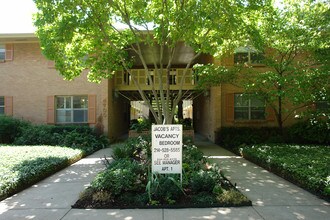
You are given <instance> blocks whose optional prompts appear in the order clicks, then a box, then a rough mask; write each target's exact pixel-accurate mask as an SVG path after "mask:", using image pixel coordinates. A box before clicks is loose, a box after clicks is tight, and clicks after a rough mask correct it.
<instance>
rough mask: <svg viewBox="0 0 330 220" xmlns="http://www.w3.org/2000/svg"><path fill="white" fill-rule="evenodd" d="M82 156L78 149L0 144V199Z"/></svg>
mask: <svg viewBox="0 0 330 220" xmlns="http://www.w3.org/2000/svg"><path fill="white" fill-rule="evenodd" d="M81 157H82V150H79V149H71V148H66V147H54V146H0V200H2V199H5V198H6V197H8V196H10V195H13V194H14V193H17V192H18V191H20V190H22V189H24V188H26V187H28V186H31V185H32V184H34V183H36V182H38V181H40V180H42V179H43V178H45V177H47V176H49V175H51V174H53V173H55V172H56V171H58V170H60V169H62V168H64V167H66V166H68V165H69V164H71V163H73V162H75V161H77V160H78V159H80V158H81Z"/></svg>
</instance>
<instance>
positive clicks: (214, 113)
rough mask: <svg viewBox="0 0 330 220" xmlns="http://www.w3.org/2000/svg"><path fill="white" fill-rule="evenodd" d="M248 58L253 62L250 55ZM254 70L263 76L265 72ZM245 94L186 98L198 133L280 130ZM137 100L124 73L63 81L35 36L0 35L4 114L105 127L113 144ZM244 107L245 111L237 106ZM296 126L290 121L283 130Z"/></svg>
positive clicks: (190, 85) (230, 91)
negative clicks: (248, 128) (244, 128)
mask: <svg viewBox="0 0 330 220" xmlns="http://www.w3.org/2000/svg"><path fill="white" fill-rule="evenodd" d="M240 53H241V54H243V53H246V52H245V51H244V50H242V51H241V52H240ZM245 55H247V56H246V57H248V59H249V61H250V54H248V53H247V54H245ZM236 58H237V57H236ZM236 58H235V59H236ZM204 60H207V61H208V62H210V61H211V62H213V63H215V64H221V65H227V66H231V65H234V56H230V57H227V58H225V59H223V60H221V61H219V60H215V59H213V58H212V57H211V58H210V57H204ZM255 68H259V69H260V70H262V69H263V68H265V66H263V65H256V67H255ZM134 71H135V72H136V74H138V75H139V76H140V78H139V82H140V83H141V84H142V85H145V86H146V88H147V86H148V83H147V81H146V77H145V75H143V74H144V73H143V72H142V71H141V73H140V72H139V71H140V70H139V69H135V70H134ZM181 71H182V70H181V69H180V67H179V66H178V68H175V69H174V70H173V74H175V75H176V77H180V74H181ZM189 77H190V78H187V79H186V80H185V85H184V88H185V90H186V91H193V90H194V87H195V85H194V84H195V82H194V80H193V77H192V75H191V76H189ZM172 89H175V83H174V84H173V85H172ZM242 93H243V89H240V88H238V87H235V86H232V85H226V84H223V85H220V86H217V87H212V88H211V89H210V90H209V92H205V93H203V94H200V95H198V96H193V95H191V94H192V93H190V92H189V93H187V94H190V95H187V96H186V97H184V99H186V100H190V103H192V106H190V107H189V109H190V111H191V109H192V113H191V112H190V113H189V115H190V114H191V116H192V117H193V124H194V129H195V132H198V133H200V134H202V135H204V136H206V137H207V138H209V139H210V140H212V141H214V140H215V131H216V130H217V129H218V128H220V127H224V126H260V127H268V126H277V123H276V120H275V117H274V114H273V112H272V111H270V109H269V108H267V106H265V105H264V103H262V102H260V101H257V100H251V99H252V98H247V99H248V100H243V99H244V98H242V96H241V94H242ZM136 94H137V92H136V89H135V88H134V86H133V85H131V83H130V82H129V79H128V78H127V76H125V73H121V72H118V73H117V74H116V75H115V77H114V78H112V79H104V80H103V81H102V82H101V83H100V84H96V83H90V82H88V81H87V77H86V73H82V74H81V76H79V77H77V78H76V79H74V80H73V81H65V80H63V77H62V76H61V75H60V74H59V73H58V72H57V71H56V69H55V68H54V63H53V62H52V61H49V60H47V59H46V58H45V57H44V56H43V55H42V52H41V48H40V45H39V41H38V39H37V37H36V36H35V35H34V34H0V114H6V115H11V116H13V117H15V118H21V119H25V120H29V121H31V122H33V123H36V124H75V123H77V124H89V125H90V126H95V125H96V124H101V125H103V127H104V132H105V134H107V135H108V136H109V137H111V138H113V137H118V136H120V135H122V134H124V133H127V132H128V129H129V121H130V119H131V114H132V109H131V106H136V105H132V103H131V101H139V96H138V95H136ZM245 99H246V97H245ZM240 102H241V104H240V107H242V106H243V107H244V108H239V107H238V106H236V105H237V103H240ZM243 102H244V103H246V104H244V105H243V104H242V103H243ZM245 105H246V106H245ZM191 116H189V117H191ZM293 122H294V119H293V118H292V119H291V120H288V121H287V122H286V124H285V125H288V124H291V123H293Z"/></svg>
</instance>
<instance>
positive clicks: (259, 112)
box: [234, 94, 265, 120]
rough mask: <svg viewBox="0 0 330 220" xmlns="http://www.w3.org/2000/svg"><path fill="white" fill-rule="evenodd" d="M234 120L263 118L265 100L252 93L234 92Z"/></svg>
mask: <svg viewBox="0 0 330 220" xmlns="http://www.w3.org/2000/svg"><path fill="white" fill-rule="evenodd" d="M234 119H235V120H265V102H264V101H262V100H260V98H258V97H257V96H256V95H252V94H235V100H234Z"/></svg>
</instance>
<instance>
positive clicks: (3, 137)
mask: <svg viewBox="0 0 330 220" xmlns="http://www.w3.org/2000/svg"><path fill="white" fill-rule="evenodd" d="M26 127H29V123H28V122H25V121H22V120H19V119H15V118H13V117H9V116H5V115H0V143H3V144H11V143H13V142H14V140H15V138H16V137H18V136H20V135H21V133H22V130H23V129H24V128H26Z"/></svg>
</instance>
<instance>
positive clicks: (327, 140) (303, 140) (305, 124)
mask: <svg viewBox="0 0 330 220" xmlns="http://www.w3.org/2000/svg"><path fill="white" fill-rule="evenodd" d="M288 136H289V139H290V142H292V143H299V144H327V145H329V144H330V120H329V119H328V120H320V119H315V118H312V119H309V120H305V121H300V122H297V123H296V124H294V125H292V126H291V127H290V128H289V129H288Z"/></svg>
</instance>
